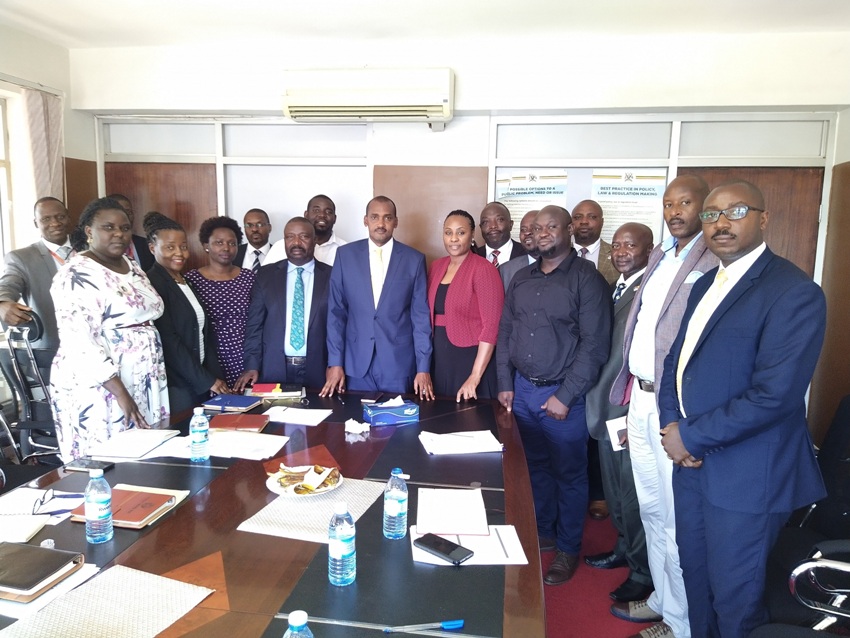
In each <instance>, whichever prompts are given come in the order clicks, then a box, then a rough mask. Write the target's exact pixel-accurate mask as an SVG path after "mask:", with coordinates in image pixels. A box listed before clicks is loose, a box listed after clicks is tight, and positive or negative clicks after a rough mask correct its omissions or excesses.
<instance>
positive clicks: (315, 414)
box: [263, 405, 333, 425]
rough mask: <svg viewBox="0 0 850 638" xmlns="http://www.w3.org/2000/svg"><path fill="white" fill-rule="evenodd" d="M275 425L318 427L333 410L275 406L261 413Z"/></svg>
mask: <svg viewBox="0 0 850 638" xmlns="http://www.w3.org/2000/svg"><path fill="white" fill-rule="evenodd" d="M263 414H266V415H268V417H269V419H270V420H271V421H274V422H275V423H292V424H293V425H319V423H321V422H322V421H324V420H325V419H327V418H328V417H329V416H330V415H331V414H333V410H319V409H310V408H290V407H287V406H285V405H275V406H272V407H270V408H269V409H268V410H266V411H265V412H263Z"/></svg>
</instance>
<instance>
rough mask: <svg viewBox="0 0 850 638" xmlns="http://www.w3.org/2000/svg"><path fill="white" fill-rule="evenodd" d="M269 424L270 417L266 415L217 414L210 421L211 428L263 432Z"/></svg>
mask: <svg viewBox="0 0 850 638" xmlns="http://www.w3.org/2000/svg"><path fill="white" fill-rule="evenodd" d="M268 423H269V417H268V416H266V415H265V414H216V415H215V416H214V417H213V418H212V419H211V420H210V428H211V429H213V430H242V431H247V432H262V431H263V428H264V427H266V425H268Z"/></svg>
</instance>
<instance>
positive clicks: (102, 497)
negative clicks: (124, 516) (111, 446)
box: [85, 470, 113, 543]
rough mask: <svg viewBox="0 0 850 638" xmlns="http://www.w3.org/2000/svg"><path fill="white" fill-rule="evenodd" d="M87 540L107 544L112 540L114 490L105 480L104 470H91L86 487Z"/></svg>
mask: <svg viewBox="0 0 850 638" xmlns="http://www.w3.org/2000/svg"><path fill="white" fill-rule="evenodd" d="M85 503H86V504H85V511H86V540H87V541H88V542H89V543H105V542H106V541H111V540H112V534H113V532H112V488H111V487H109V483H107V482H106V479H105V478H103V470H89V484H88V485H86V501H85Z"/></svg>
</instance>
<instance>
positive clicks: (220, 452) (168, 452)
mask: <svg viewBox="0 0 850 638" xmlns="http://www.w3.org/2000/svg"><path fill="white" fill-rule="evenodd" d="M287 441H289V437H288V436H278V435H276V434H262V433H261V432H245V431H241V430H213V429H211V430H210V456H218V457H221V458H225V459H249V460H252V461H262V460H263V459H268V458H271V457H272V456H274V455H275V454H277V453H278V452H279V451H280V449H281V448H282V447H283V446H284V445H286V443H287ZM166 456H170V457H174V458H178V459H188V458H191V457H192V451H191V446H190V441H189V437H188V436H181V437H175V438H173V439H170V440H168V441H166V442H165V443H163V444H162V445H160V446H159V447H156V448H154V449H153V450H151V451H150V452H148V453H147V454H145V456H144V457H142V458H145V459H154V458H159V457H166Z"/></svg>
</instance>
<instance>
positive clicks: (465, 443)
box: [419, 430, 503, 454]
mask: <svg viewBox="0 0 850 638" xmlns="http://www.w3.org/2000/svg"><path fill="white" fill-rule="evenodd" d="M419 441H420V442H421V443H422V447H424V448H425V451H426V452H427V453H428V454H481V453H483V452H501V451H502V449H503V448H502V444H501V443H499V441H498V439H496V437H495V436H493V433H492V432H490V430H475V431H472V432H452V433H450V434H434V433H433V432H420V433H419Z"/></svg>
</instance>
